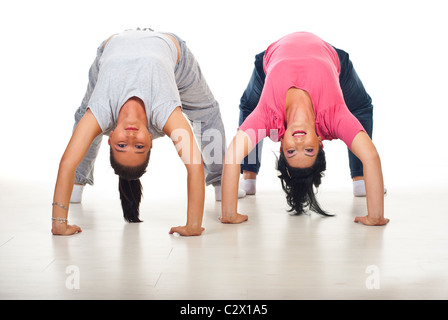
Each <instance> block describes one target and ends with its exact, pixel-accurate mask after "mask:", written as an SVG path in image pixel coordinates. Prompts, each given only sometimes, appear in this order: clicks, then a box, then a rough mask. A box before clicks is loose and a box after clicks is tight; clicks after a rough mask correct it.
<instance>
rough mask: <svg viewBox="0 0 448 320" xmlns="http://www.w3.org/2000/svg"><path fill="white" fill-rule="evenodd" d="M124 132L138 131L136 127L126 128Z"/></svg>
mask: <svg viewBox="0 0 448 320" xmlns="http://www.w3.org/2000/svg"><path fill="white" fill-rule="evenodd" d="M124 130H126V131H138V129H137V128H136V127H127V128H126V129H124Z"/></svg>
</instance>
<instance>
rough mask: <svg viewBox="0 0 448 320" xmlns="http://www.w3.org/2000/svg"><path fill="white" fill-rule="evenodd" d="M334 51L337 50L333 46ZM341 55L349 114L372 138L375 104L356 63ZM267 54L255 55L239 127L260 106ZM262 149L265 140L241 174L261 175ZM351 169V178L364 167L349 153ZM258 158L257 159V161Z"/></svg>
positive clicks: (245, 161)
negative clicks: (360, 77)
mask: <svg viewBox="0 0 448 320" xmlns="http://www.w3.org/2000/svg"><path fill="white" fill-rule="evenodd" d="M333 48H334V47H333ZM334 49H335V50H336V52H337V54H338V57H339V62H340V64H341V72H340V75H339V83H340V85H341V89H342V93H343V96H344V100H345V104H346V105H347V107H348V109H349V110H350V112H351V113H352V114H353V115H354V116H355V117H356V118H357V119H358V120H359V122H360V123H361V124H362V126H363V127H364V130H365V131H366V132H367V134H368V135H369V136H370V138H372V131H373V105H372V99H371V98H370V96H369V95H368V94H367V92H366V90H365V88H364V85H363V84H362V82H361V80H360V79H359V77H358V74H357V73H356V71H355V69H354V68H353V64H352V62H351V61H350V59H349V55H348V53H347V52H345V51H343V50H340V49H337V48H334ZM264 54H265V51H263V52H261V53H259V54H257V55H256V56H255V62H254V64H255V67H254V70H253V72H252V76H251V78H250V80H249V84H248V85H247V88H246V90H245V91H244V93H243V95H242V96H241V99H240V106H239V108H240V117H239V125H241V124H242V123H243V122H244V119H246V118H247V116H248V115H249V114H250V113H251V112H252V111H253V110H254V109H255V108H256V107H257V105H258V101H259V100H260V96H261V92H262V91H263V86H264V82H265V78H266V75H265V73H264V70H263V57H264ZM262 149H263V140H261V141H260V142H259V143H258V144H257V146H256V147H255V148H254V150H252V152H251V154H249V155H248V156H247V157H246V158H245V159H244V160H243V162H242V163H241V172H243V171H251V172H255V173H258V172H259V170H260V166H261V155H262ZM348 156H349V166H350V175H351V177H352V178H353V177H357V176H362V175H363V166H362V163H361V161H360V160H359V159H358V158H357V157H356V156H355V155H354V154H353V153H352V152H351V151H350V150H348ZM254 159H255V160H254Z"/></svg>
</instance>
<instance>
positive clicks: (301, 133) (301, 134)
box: [292, 130, 306, 137]
mask: <svg viewBox="0 0 448 320" xmlns="http://www.w3.org/2000/svg"><path fill="white" fill-rule="evenodd" d="M292 136H293V137H303V136H306V132H305V131H303V130H297V131H294V133H293V134H292Z"/></svg>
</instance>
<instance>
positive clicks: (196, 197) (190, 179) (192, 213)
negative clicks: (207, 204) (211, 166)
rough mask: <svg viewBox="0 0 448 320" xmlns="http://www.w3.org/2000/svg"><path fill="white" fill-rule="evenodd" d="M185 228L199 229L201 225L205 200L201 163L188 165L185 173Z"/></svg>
mask: <svg viewBox="0 0 448 320" xmlns="http://www.w3.org/2000/svg"><path fill="white" fill-rule="evenodd" d="M187 198H188V205H187V228H188V229H191V231H199V230H201V227H202V219H203V215H204V201H205V179H204V168H203V166H202V164H194V165H190V166H189V168H188V173H187Z"/></svg>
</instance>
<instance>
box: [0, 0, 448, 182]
mask: <svg viewBox="0 0 448 320" xmlns="http://www.w3.org/2000/svg"><path fill="white" fill-rule="evenodd" d="M446 8H447V6H446V1H441V0H440V1H437V0H427V1H412V0H406V1H402V0H387V1H384V0H376V1H359V0H341V1H332V0H327V1H324V0H321V1H318V0H314V1H301V0H295V1H286V0H276V1H272V0H269V1H264V0H258V1H252V0H250V1H248V0H239V1H234V0H228V1H210V0H208V1H207V0H198V1H195V0H189V1H185V0H184V1H181V0H178V1H176V0H173V1H170V0H163V1H162V0H159V1H153V0H144V1H143V0H142V1H140V0H126V1H114V0H107V1H106V0H102V1H95V0H89V1H86V0H78V1H72V2H67V1H52V0H40V1H31V0H24V1H14V2H12V1H7V2H6V1H3V2H2V3H1V4H0V34H1V39H0V41H1V42H0V43H1V50H0V81H1V83H0V90H1V91H0V98H1V99H0V108H1V116H0V135H1V141H2V145H1V147H0V183H3V182H2V181H6V178H7V179H17V180H22V181H27V180H33V181H36V180H37V181H42V182H44V183H46V184H47V185H50V186H51V188H52V187H53V186H54V182H55V178H56V174H57V169H58V164H59V160H60V157H61V155H62V153H63V151H64V149H65V147H66V145H67V142H68V140H69V138H70V135H71V131H72V126H73V113H74V111H75V110H76V108H77V107H78V106H79V104H80V102H81V100H82V98H83V95H84V92H85V89H86V85H87V73H88V69H89V67H90V65H91V63H92V61H93V59H94V58H95V54H96V48H97V47H98V45H99V44H100V43H101V41H102V40H103V39H105V38H107V37H108V36H110V35H111V34H113V33H116V32H120V31H122V30H125V29H132V28H137V27H141V28H144V27H151V28H153V29H155V30H156V31H170V32H174V33H176V34H178V35H179V36H180V37H182V38H183V39H184V40H186V41H187V44H188V46H189V47H190V49H191V50H192V51H193V53H194V54H195V56H196V58H197V59H198V61H199V63H200V64H201V67H202V70H203V72H204V74H205V77H206V79H207V81H208V83H209V85H210V87H211V89H212V91H213V93H214V95H215V97H216V98H217V100H218V101H219V102H220V105H221V110H222V115H223V120H224V123H225V126H226V131H227V140H228V141H227V143H229V142H230V139H231V138H232V137H233V134H234V133H235V130H236V127H237V121H238V103H239V98H240V96H241V94H242V92H243V90H244V89H245V87H246V84H247V82H248V80H249V77H250V74H251V71H252V68H253V58H254V55H255V54H256V53H258V52H260V51H262V50H264V49H265V48H266V47H267V46H268V45H269V44H270V43H271V42H273V41H275V40H277V39H278V38H280V37H282V36H283V35H286V34H288V33H290V32H294V31H310V32H313V33H315V34H317V35H318V36H320V37H321V38H323V39H324V40H326V41H328V42H330V43H331V44H333V45H335V46H336V47H339V48H341V49H344V50H346V51H347V52H349V53H350V56H351V59H352V61H353V63H354V66H355V68H356V70H357V71H358V74H359V75H360V77H361V80H362V81H363V83H364V85H365V87H366V89H367V91H368V92H369V93H370V95H371V96H372V98H373V103H374V107H375V113H374V142H375V144H376V146H377V148H378V150H379V152H380V155H381V158H382V162H383V171H384V176H385V182H386V185H387V187H388V188H389V189H393V188H395V187H411V188H412V187H415V186H422V185H423V186H438V185H441V184H443V185H445V186H446V185H447V183H448V182H447V181H448V174H447V171H448V170H447V169H448V151H447V139H446V135H445V128H446V126H447V114H448V112H447V109H448V103H447V100H446V97H447V92H448V80H447V79H448V62H447V57H448V45H447V40H448V39H447V30H448V23H447V22H446V12H447V9H446ZM444 20H445V21H444ZM265 140H266V139H265ZM266 141H267V140H266ZM103 142H104V146H103V148H102V149H101V151H100V156H99V158H98V160H97V166H96V175H95V178H96V182H97V184H99V185H100V186H101V185H102V186H103V187H108V182H109V181H116V180H117V179H116V177H115V176H114V174H113V173H112V170H111V169H110V165H109V162H108V159H107V155H108V148H107V147H106V141H105V140H104V141H103ZM277 150H278V144H274V143H272V142H271V141H267V142H266V143H265V149H264V155H263V161H264V162H263V163H264V165H263V167H262V171H261V172H260V176H259V177H260V182H259V188H263V187H266V188H270V187H271V186H274V187H275V188H280V186H279V184H278V183H274V184H273V183H271V182H272V181H274V180H277V179H276V177H275V174H276V172H275V170H274V169H273V167H274V159H275V157H274V154H273V152H272V151H277ZM325 150H326V151H327V163H328V168H327V173H326V178H325V180H324V183H323V187H325V186H326V187H328V188H330V187H338V186H342V187H347V188H348V187H349V186H350V179H349V172H348V160H347V154H346V149H345V146H344V145H343V143H341V142H340V141H332V142H325ZM176 157H177V156H176V155H175V150H174V148H173V147H172V146H171V143H170V142H169V140H167V138H162V139H158V140H156V141H155V142H154V151H153V153H152V157H151V164H150V168H149V170H148V173H147V174H146V175H145V177H144V183H147V184H149V183H150V180H152V179H158V181H161V180H159V179H165V180H169V181H176V183H182V184H183V182H181V181H177V177H176V176H182V175H183V174H184V170H183V168H182V165H181V163H180V160H179V159H176ZM179 178H181V177H179ZM145 180H146V181H145ZM114 190H115V186H114Z"/></svg>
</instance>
